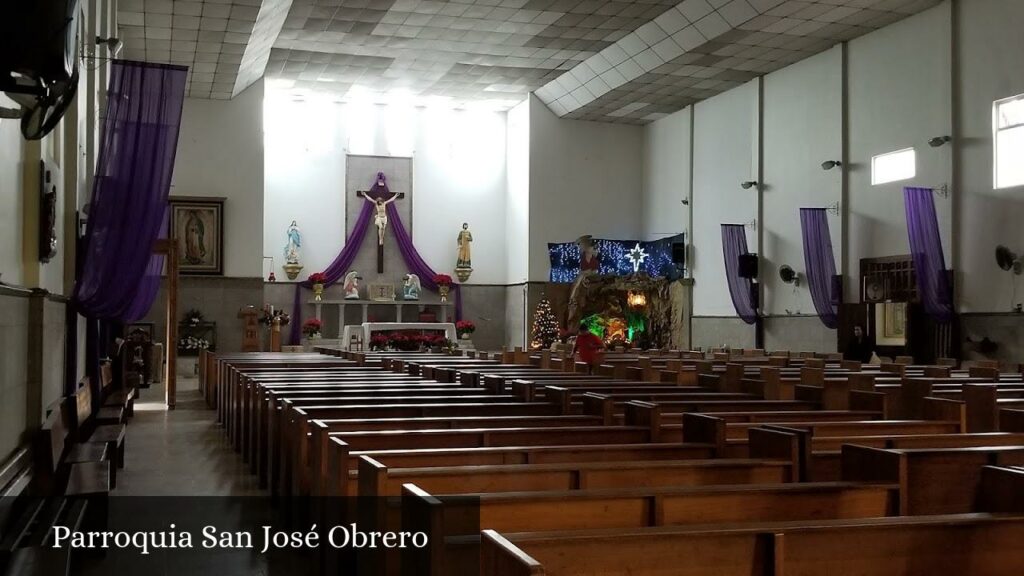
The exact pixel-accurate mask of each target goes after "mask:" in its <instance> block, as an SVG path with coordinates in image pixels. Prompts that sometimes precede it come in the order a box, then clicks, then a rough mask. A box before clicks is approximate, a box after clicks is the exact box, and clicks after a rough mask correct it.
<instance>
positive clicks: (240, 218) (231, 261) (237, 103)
mask: <svg viewBox="0 0 1024 576" xmlns="http://www.w3.org/2000/svg"><path fill="white" fill-rule="evenodd" d="M263 188H264V181H263V81H262V80H260V81H258V82H256V83H255V84H253V85H252V86H250V87H249V88H247V89H246V90H245V92H242V93H241V94H239V95H238V96H236V97H235V98H234V99H233V100H225V101H221V100H203V99H194V98H189V99H186V100H185V107H184V111H183V112H182V119H181V132H180V134H179V139H178V153H177V157H176V160H175V166H174V177H173V178H172V180H171V195H172V196H211V197H223V198H225V199H226V200H225V202H224V275H225V276H231V277H248V278H253V277H259V276H261V275H262V269H263V268H262V266H263V254H262V249H261V247H262V246H263V227H262V223H263ZM282 245H283V244H282Z"/></svg>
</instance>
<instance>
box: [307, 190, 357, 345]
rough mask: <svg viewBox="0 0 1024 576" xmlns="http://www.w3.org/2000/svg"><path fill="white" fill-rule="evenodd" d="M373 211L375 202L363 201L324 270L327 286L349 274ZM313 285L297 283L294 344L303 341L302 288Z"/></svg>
mask: <svg viewBox="0 0 1024 576" xmlns="http://www.w3.org/2000/svg"><path fill="white" fill-rule="evenodd" d="M376 190H377V185H376V184H375V185H374V187H373V188H372V189H371V190H370V192H371V193H373V192H374V191H376ZM373 212H374V208H373V204H371V203H369V202H363V209H362V211H360V212H359V218H358V219H356V225H355V226H354V227H353V228H352V233H351V234H349V236H348V238H347V239H346V240H345V247H344V248H342V250H341V253H339V254H338V256H337V257H335V258H334V261H333V262H331V264H330V266H328V267H327V269H326V270H324V271H323V273H324V275H325V276H327V286H330V285H331V284H334V283H335V282H337V281H338V280H339V279H341V278H343V277H344V276H345V274H348V272H349V267H351V266H352V262H354V261H355V259H356V255H357V254H359V249H360V248H361V247H362V246H363V240H365V239H366V228H367V227H368V226H369V225H370V220H372V219H373ZM312 287H313V284H312V283H310V282H309V280H303V281H302V282H299V283H297V284H296V285H295V300H294V301H293V302H292V318H291V332H290V333H289V338H290V340H291V342H292V344H293V345H294V344H298V343H299V342H301V341H302V289H303V288H306V289H309V288H312Z"/></svg>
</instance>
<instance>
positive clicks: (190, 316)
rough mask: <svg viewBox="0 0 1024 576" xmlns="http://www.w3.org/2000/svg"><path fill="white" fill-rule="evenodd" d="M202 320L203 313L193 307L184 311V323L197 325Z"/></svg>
mask: <svg viewBox="0 0 1024 576" xmlns="http://www.w3.org/2000/svg"><path fill="white" fill-rule="evenodd" d="M202 322H203V313H202V312H200V311H199V310H196V309H195V308H193V309H191V310H189V311H188V312H185V324H188V325H189V326H199V325H200V324H202Z"/></svg>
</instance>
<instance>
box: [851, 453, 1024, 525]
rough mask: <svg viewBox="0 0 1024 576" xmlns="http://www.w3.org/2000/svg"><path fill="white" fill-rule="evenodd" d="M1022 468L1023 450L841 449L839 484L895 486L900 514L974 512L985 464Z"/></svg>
mask: <svg viewBox="0 0 1024 576" xmlns="http://www.w3.org/2000/svg"><path fill="white" fill-rule="evenodd" d="M991 464H994V465H1022V464H1024V446H1002V447H981V448H941V449H929V448H924V449H880V448H870V447H867V446H857V445H852V444H847V445H844V446H843V448H842V470H843V473H842V475H843V480H845V481H851V482H884V483H891V482H897V483H899V485H900V514H904V515H918V514H955V513H963V512H971V511H972V510H974V507H975V502H976V500H977V497H978V491H979V488H980V486H981V474H982V473H981V469H982V467H983V466H985V465H991Z"/></svg>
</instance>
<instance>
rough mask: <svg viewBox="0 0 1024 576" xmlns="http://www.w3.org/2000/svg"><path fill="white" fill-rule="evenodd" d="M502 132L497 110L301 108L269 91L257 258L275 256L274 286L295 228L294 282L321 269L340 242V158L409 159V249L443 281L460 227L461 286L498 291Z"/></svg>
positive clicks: (502, 275) (502, 267)
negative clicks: (466, 260)
mask: <svg viewBox="0 0 1024 576" xmlns="http://www.w3.org/2000/svg"><path fill="white" fill-rule="evenodd" d="M505 125H506V114H505V113H503V112H500V113H499V112H487V111H474V110H470V111H462V110H459V111H453V110H449V109H445V108H433V107H431V108H413V107H407V108H401V109H397V108H389V107H386V106H378V105H372V104H367V105H360V104H336V103H331V102H301V103H300V102H293V101H291V100H289V99H287V98H284V97H282V96H280V95H278V94H275V93H273V92H272V91H271V90H268V100H267V107H266V126H267V134H266V136H267V138H266V142H267V153H266V166H265V173H266V190H265V206H266V210H265V213H264V216H263V223H264V230H265V233H264V238H263V240H262V242H261V243H260V244H259V246H261V249H262V253H263V254H264V255H267V256H273V257H274V258H275V266H276V267H277V275H278V279H279V280H283V275H282V273H281V269H280V267H281V265H282V264H283V262H282V250H283V246H284V245H285V241H286V239H285V230H286V229H287V228H288V225H289V224H290V223H291V222H292V220H295V221H297V222H298V225H299V227H300V228H301V229H302V233H303V247H302V264H303V266H304V267H305V269H304V270H303V277H304V275H305V274H307V273H309V272H314V271H317V270H322V269H323V268H325V267H326V266H327V265H328V264H329V263H330V262H331V261H332V260H333V259H334V257H335V256H337V254H338V252H339V251H340V250H341V248H342V247H343V246H344V244H345V237H346V234H347V232H346V230H345V225H344V222H345V203H346V202H348V201H352V199H351V198H346V192H345V156H346V154H347V153H352V154H372V155H384V156H391V155H393V156H412V157H413V182H414V185H413V188H414V189H413V194H412V195H411V197H412V202H413V221H414V222H415V224H414V226H413V241H414V243H415V244H416V247H417V249H418V250H419V251H420V254H422V255H423V258H424V260H426V262H427V264H429V265H430V266H431V267H432V268H434V269H435V270H437V271H438V272H444V271H446V272H447V273H449V274H451V273H452V270H453V269H454V267H455V257H456V245H455V238H456V237H457V235H458V231H459V230H460V229H461V226H462V223H463V222H467V223H469V225H470V231H471V232H473V240H474V241H473V268H474V272H473V276H472V277H471V278H470V281H469V282H468V283H469V284H504V283H506V278H507V275H508V270H507V266H506V240H505V236H506V235H505V229H506V215H505V208H506V186H507V183H506V171H505V163H506V153H505V146H506V128H505ZM370 184H372V182H368V183H367V186H369V185H370ZM360 201H361V200H360Z"/></svg>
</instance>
